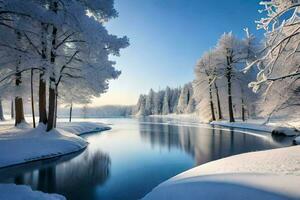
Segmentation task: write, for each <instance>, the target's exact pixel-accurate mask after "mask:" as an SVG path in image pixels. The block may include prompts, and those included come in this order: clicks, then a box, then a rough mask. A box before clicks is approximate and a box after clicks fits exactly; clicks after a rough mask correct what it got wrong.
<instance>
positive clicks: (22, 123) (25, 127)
mask: <svg viewBox="0 0 300 200" xmlns="http://www.w3.org/2000/svg"><path fill="white" fill-rule="evenodd" d="M16 127H17V128H18V129H28V128H31V126H30V124H28V123H27V122H26V121H23V122H21V123H20V124H18V125H17V126H16Z"/></svg>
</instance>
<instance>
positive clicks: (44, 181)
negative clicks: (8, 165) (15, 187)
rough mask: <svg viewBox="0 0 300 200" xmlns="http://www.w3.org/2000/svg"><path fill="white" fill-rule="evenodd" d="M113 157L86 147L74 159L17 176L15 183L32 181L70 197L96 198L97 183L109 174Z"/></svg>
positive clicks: (47, 189) (38, 187) (52, 191)
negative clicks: (85, 149)
mask: <svg viewBox="0 0 300 200" xmlns="http://www.w3.org/2000/svg"><path fill="white" fill-rule="evenodd" d="M110 165H111V161H110V158H109V156H108V155H107V154H104V153H102V152H101V151H85V152H84V153H83V154H81V155H79V156H78V157H76V158H74V159H72V160H71V161H68V162H65V163H62V164H58V165H56V166H53V167H47V168H43V169H39V170H36V171H33V172H31V173H25V174H23V175H22V176H16V177H15V183H16V184H25V185H31V187H32V188H33V189H37V190H41V191H43V192H47V193H54V192H55V193H59V194H62V195H64V196H66V197H67V199H72V200H76V199H93V196H92V195H95V193H94V192H93V191H94V190H95V188H96V187H98V186H101V185H102V184H104V182H105V181H106V180H107V179H108V178H109V175H110Z"/></svg>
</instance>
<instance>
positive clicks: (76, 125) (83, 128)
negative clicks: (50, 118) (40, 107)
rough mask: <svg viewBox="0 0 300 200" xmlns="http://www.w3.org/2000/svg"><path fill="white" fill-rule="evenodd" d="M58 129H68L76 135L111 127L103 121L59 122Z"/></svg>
mask: <svg viewBox="0 0 300 200" xmlns="http://www.w3.org/2000/svg"><path fill="white" fill-rule="evenodd" d="M57 128H58V129H62V130H64V131H68V132H70V133H73V134H76V135H83V134H88V133H95V132H101V131H106V130H110V129H111V128H110V127H108V126H106V125H105V124H102V123H90V122H72V123H69V122H59V123H58V124H57Z"/></svg>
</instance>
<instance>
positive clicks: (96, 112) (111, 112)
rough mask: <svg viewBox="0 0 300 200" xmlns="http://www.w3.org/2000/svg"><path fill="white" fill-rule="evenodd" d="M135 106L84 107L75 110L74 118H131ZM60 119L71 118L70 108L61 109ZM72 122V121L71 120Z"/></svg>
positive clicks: (59, 112)
mask: <svg viewBox="0 0 300 200" xmlns="http://www.w3.org/2000/svg"><path fill="white" fill-rule="evenodd" d="M132 110H133V106H121V105H120V106H119V105H111V106H110V105H108V106H100V107H89V106H87V105H84V106H83V107H74V108H73V114H72V115H73V117H81V118H97V117H103V118H106V117H129V116H131V115H132ZM58 116H59V117H70V115H69V108H67V107H66V108H61V109H59V111H58ZM71 120H72V119H71Z"/></svg>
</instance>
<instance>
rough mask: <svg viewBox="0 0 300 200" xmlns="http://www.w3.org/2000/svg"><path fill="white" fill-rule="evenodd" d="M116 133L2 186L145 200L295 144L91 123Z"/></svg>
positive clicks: (141, 124) (187, 127)
mask: <svg viewBox="0 0 300 200" xmlns="http://www.w3.org/2000/svg"><path fill="white" fill-rule="evenodd" d="M89 121H92V122H97V121H98V122H104V123H108V124H111V126H112V130H110V131H106V132H102V133H96V134H90V135H85V136H83V137H85V138H86V139H87V141H88V142H89V143H90V144H89V146H88V148H87V149H86V150H84V151H83V152H81V153H79V154H78V155H71V156H65V157H63V158H59V159H52V160H47V161H40V162H35V163H30V164H27V165H23V166H17V167H13V168H7V169H2V170H0V182H2V183H12V182H14V183H17V184H26V185H30V186H31V187H32V188H33V189H38V190H42V191H44V192H48V193H53V192H54V193H58V194H62V195H64V196H66V197H67V199H70V200H77V199H78V200H96V199H113V200H117V199H120V200H127V199H139V198H142V197H143V196H145V195H146V194H147V193H148V192H150V191H151V190H152V189H153V188H154V187H155V186H157V185H158V184H160V183H161V182H163V181H165V180H167V179H168V178H170V177H172V176H175V175H177V174H178V173H181V172H183V171H185V170H188V169H190V168H192V167H195V166H197V165H200V164H203V163H206V162H209V161H212V160H216V159H219V158H223V157H227V156H231V155H235V154H240V153H244V152H250V151H257V150H264V149H271V148H279V147H283V146H289V145H291V144H292V141H291V139H289V138H282V137H272V136H271V135H270V134H268V133H255V132H253V131H251V132H249V131H236V130H229V129H221V128H219V127H215V128H213V127H211V126H209V125H197V124H193V123H189V124H185V123H177V122H176V121H174V120H171V121H170V120H167V119H155V118H145V119H90V120H89Z"/></svg>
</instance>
